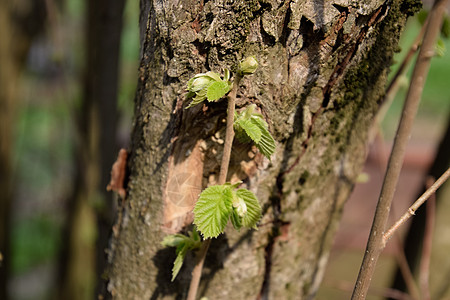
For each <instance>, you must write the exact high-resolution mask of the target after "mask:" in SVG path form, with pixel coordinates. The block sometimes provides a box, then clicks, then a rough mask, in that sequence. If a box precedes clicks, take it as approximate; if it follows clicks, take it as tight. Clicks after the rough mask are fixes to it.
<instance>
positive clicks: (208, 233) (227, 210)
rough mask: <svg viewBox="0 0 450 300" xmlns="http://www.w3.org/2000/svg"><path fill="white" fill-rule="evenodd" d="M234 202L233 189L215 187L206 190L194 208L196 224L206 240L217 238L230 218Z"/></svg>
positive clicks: (221, 186)
mask: <svg viewBox="0 0 450 300" xmlns="http://www.w3.org/2000/svg"><path fill="white" fill-rule="evenodd" d="M232 201H233V194H232V191H231V188H230V187H229V186H226V185H214V186H210V187H208V188H206V189H205V190H204V191H203V192H202V193H201V194H200V196H199V198H198V200H197V203H196V204H195V207H194V224H195V225H197V228H198V230H199V231H200V232H201V234H202V235H203V237H204V238H211V237H217V236H218V235H219V234H221V233H222V232H223V230H224V229H225V226H226V225H227V223H228V219H229V218H230V214H231V211H232V209H233V207H232Z"/></svg>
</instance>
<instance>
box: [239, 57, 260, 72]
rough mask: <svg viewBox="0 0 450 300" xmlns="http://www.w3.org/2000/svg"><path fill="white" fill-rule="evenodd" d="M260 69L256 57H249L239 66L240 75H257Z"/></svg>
mask: <svg viewBox="0 0 450 300" xmlns="http://www.w3.org/2000/svg"><path fill="white" fill-rule="evenodd" d="M257 68H258V62H257V61H256V58H255V57H254V56H249V57H247V58H246V59H244V60H243V61H241V63H240V64H239V70H238V72H239V74H241V75H250V74H253V73H255V71H256V69H257Z"/></svg>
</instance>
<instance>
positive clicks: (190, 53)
mask: <svg viewBox="0 0 450 300" xmlns="http://www.w3.org/2000/svg"><path fill="white" fill-rule="evenodd" d="M353 3H354V2H352V1H349V0H342V1H334V2H329V1H275V0H272V1H271V0H266V1H256V0H253V1H225V0H215V1H201V2H200V3H199V2H198V1H192V0H181V1H174V0H172V1H163V2H161V1H152V0H146V1H141V17H140V24H141V35H142V36H141V67H140V74H139V76H140V77H139V85H138V90H137V94H136V100H135V101H136V103H135V120H134V130H133V133H132V148H131V156H130V159H129V165H128V167H129V180H128V185H127V193H128V194H127V198H126V200H125V202H124V205H123V207H121V210H120V212H119V217H118V221H117V224H116V227H115V229H116V231H115V235H114V238H113V243H112V245H111V248H110V252H109V255H110V256H109V260H110V268H109V274H108V275H109V285H108V289H109V291H110V293H111V295H112V296H115V297H117V298H118V299H126V298H127V299H130V298H132V299H163V298H164V299H173V298H176V299H182V298H183V296H184V295H185V294H186V293H187V288H188V286H189V280H190V272H191V269H192V259H189V257H188V259H187V262H186V263H185V265H184V267H183V269H182V270H181V273H180V274H179V276H178V278H177V280H176V281H175V282H174V283H171V282H170V270H171V267H172V263H173V259H174V257H175V253H174V252H175V251H174V249H163V248H162V246H161V245H160V242H161V240H162V239H163V237H164V236H165V235H166V234H168V233H173V232H178V231H180V230H182V229H183V228H185V226H187V225H188V224H190V223H191V221H192V214H191V210H192V207H193V204H194V202H195V199H196V196H197V195H198V193H199V192H200V191H201V190H202V189H203V188H205V187H206V186H207V185H208V184H211V183H214V182H215V181H216V180H217V176H218V170H219V161H220V159H219V158H220V156H221V149H222V148H221V147H222V141H221V139H223V136H224V123H223V119H224V117H225V110H226V103H225V101H221V102H219V103H212V104H206V105H204V106H203V107H202V106H201V105H199V106H198V107H195V108H193V109H189V110H185V109H184V93H185V85H186V82H187V80H188V79H189V78H190V77H192V76H193V75H194V74H196V73H199V72H205V71H207V70H213V71H218V72H222V71H223V69H224V68H232V69H233V68H234V67H235V66H236V63H237V62H238V61H239V60H240V59H242V58H244V57H246V56H248V55H255V56H256V58H257V59H258V61H259V62H260V68H259V70H258V71H257V72H256V73H255V74H254V75H252V76H251V77H249V78H245V79H244V80H243V81H242V82H241V88H240V90H239V94H238V103H237V104H238V107H242V106H245V105H246V104H248V103H255V104H257V105H258V107H259V109H260V110H261V112H262V114H263V115H264V116H265V118H266V120H267V121H268V123H269V126H270V131H271V132H272V133H273V135H274V137H275V139H276V141H277V151H276V153H275V154H274V155H273V157H272V160H271V161H268V160H266V159H263V158H262V157H261V155H260V154H255V153H254V152H253V150H252V149H251V148H250V147H248V146H246V145H241V144H239V143H237V142H236V143H235V144H234V147H233V154H232V155H233V156H232V159H231V166H230V171H229V180H231V181H235V180H243V181H244V184H245V185H246V186H247V187H248V188H249V189H250V190H252V191H253V192H255V193H256V194H257V196H258V198H259V200H260V202H261V204H262V206H263V212H264V216H263V218H262V220H261V224H260V226H259V230H258V231H247V230H241V232H236V231H234V229H232V228H229V229H230V230H226V234H224V235H222V236H220V237H219V238H218V239H216V240H213V242H212V245H211V248H210V251H209V253H208V256H207V259H206V264H205V269H204V272H203V278H202V283H201V286H200V293H201V294H202V295H204V296H207V297H210V299H246V298H247V297H251V298H259V299H309V298H312V297H314V295H315V293H316V291H317V289H318V287H319V284H320V281H321V279H322V275H323V272H324V270H325V266H326V262H327V258H328V253H329V248H330V245H331V242H332V237H333V235H334V233H335V230H336V227H337V224H338V220H339V217H340V214H341V210H342V207H343V204H344V202H345V200H346V199H347V198H348V196H349V193H350V191H351V189H352V187H353V183H354V181H355V179H356V177H357V176H358V174H359V172H360V170H361V168H362V166H363V162H364V160H365V157H366V141H367V137H368V130H369V128H370V126H371V124H372V119H373V117H374V115H375V114H376V112H377V109H378V107H379V104H380V101H381V99H382V96H383V92H384V85H385V82H386V74H387V72H388V70H389V66H390V64H391V59H392V55H393V52H394V51H395V50H396V47H397V42H398V38H399V34H400V31H401V29H402V28H403V25H404V22H405V20H406V18H407V16H408V15H410V14H412V13H413V12H415V11H416V9H417V8H418V7H419V6H420V2H419V1H392V2H388V1H386V2H385V1H367V3H364V4H358V6H353Z"/></svg>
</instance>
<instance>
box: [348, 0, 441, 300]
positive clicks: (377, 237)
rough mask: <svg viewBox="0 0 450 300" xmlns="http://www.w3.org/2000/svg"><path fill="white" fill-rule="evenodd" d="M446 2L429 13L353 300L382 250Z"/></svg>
mask: <svg viewBox="0 0 450 300" xmlns="http://www.w3.org/2000/svg"><path fill="white" fill-rule="evenodd" d="M446 3H447V1H446V0H436V1H435V3H434V5H433V8H432V9H431V11H430V19H429V23H428V24H427V28H426V31H425V35H424V40H423V43H422V47H421V49H420V51H419V55H418V57H417V61H416V65H415V67H414V72H413V76H412V79H411V83H410V86H409V89H408V94H407V96H406V100H405V104H404V107H403V112H402V117H401V119H400V123H399V126H398V129H397V134H396V137H395V140H394V145H393V148H392V152H391V156H390V158H389V163H388V168H387V170H386V175H385V177H384V181H383V187H382V189H381V193H380V197H379V199H378V204H377V208H376V211H375V216H374V220H373V223H372V228H371V231H370V235H369V240H368V242H367V247H366V251H365V255H364V258H363V262H362V264H361V268H360V271H359V274H358V279H357V281H356V284H355V288H354V290H353V294H352V299H353V300H354V299H365V298H366V295H367V291H368V289H369V286H370V282H371V279H372V276H373V273H374V271H375V266H376V263H377V261H378V257H379V256H380V253H381V251H382V250H383V248H384V247H383V246H384V242H383V241H384V240H383V235H384V232H385V228H386V224H387V221H388V217H389V211H390V208H391V203H392V199H393V197H394V193H395V188H396V185H397V182H398V178H399V175H400V171H401V167H402V162H403V158H404V155H405V151H406V145H407V142H408V140H409V137H410V134H411V129H412V125H413V122H414V118H415V115H416V112H417V108H418V106H419V102H420V98H421V95H422V90H423V86H424V84H425V79H426V77H427V74H428V69H429V66H430V60H431V57H432V56H433V54H434V47H435V44H436V40H437V37H438V34H439V32H440V29H441V24H442V16H443V13H444V9H445V5H446Z"/></svg>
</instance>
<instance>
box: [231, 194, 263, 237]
mask: <svg viewBox="0 0 450 300" xmlns="http://www.w3.org/2000/svg"><path fill="white" fill-rule="evenodd" d="M236 194H237V196H238V197H239V198H241V199H242V200H244V202H245V204H246V205H247V213H246V214H245V215H244V216H243V217H242V225H243V226H245V227H249V228H255V229H256V223H258V221H259V219H261V206H260V205H259V202H258V199H257V198H256V196H255V194H253V193H252V192H250V191H249V190H247V189H238V190H237V191H236Z"/></svg>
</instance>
